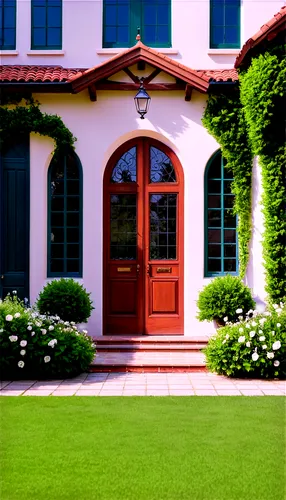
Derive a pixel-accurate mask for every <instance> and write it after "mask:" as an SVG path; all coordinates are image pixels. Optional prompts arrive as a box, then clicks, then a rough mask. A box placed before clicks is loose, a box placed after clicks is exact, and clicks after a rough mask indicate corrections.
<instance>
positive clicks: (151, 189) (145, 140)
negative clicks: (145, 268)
mask: <svg viewBox="0 0 286 500" xmlns="http://www.w3.org/2000/svg"><path fill="white" fill-rule="evenodd" d="M133 146H139V148H138V154H137V167H138V170H141V171H142V172H143V174H142V179H141V182H143V183H144V186H145V191H146V193H147V195H148V193H160V192H162V191H166V192H167V193H177V194H178V205H177V210H178V214H177V220H178V226H177V242H178V243H177V244H178V255H177V259H176V262H177V263H179V265H180V280H179V284H178V286H179V291H178V297H179V302H180V304H179V306H180V307H179V310H180V317H181V326H180V328H179V331H177V332H171V333H175V334H183V333H184V330H183V328H184V327H183V325H184V171H183V167H182V165H181V162H180V160H179V159H178V157H177V155H176V154H175V153H174V151H173V150H172V149H171V148H170V147H169V146H167V145H165V144H164V143H162V142H160V141H158V140H157V139H153V138H150V137H147V136H137V137H135V138H132V139H130V140H128V141H126V142H124V143H123V144H121V145H120V146H119V147H118V148H117V149H116V150H115V151H114V152H113V154H112V155H111V157H110V158H109V160H108V162H107V165H106V168H105V171H104V176H103V334H108V332H107V331H106V326H107V300H108V298H107V279H108V255H109V244H110V227H109V224H110V223H109V218H108V213H109V211H108V210H107V204H108V203H109V195H110V193H111V192H112V191H113V190H114V189H115V190H116V193H126V192H128V188H126V186H127V183H125V184H123V183H122V184H121V183H118V184H112V183H110V177H111V173H112V170H113V168H114V167H115V165H116V163H117V162H118V160H119V159H120V158H121V156H122V155H123V154H124V153H125V152H127V151H128V150H130V148H132V147H133ZM150 146H154V147H156V148H158V149H160V150H161V151H162V152H163V153H165V154H166V155H167V156H168V157H169V158H170V160H171V162H172V164H173V166H174V169H175V172H176V182H173V183H153V184H151V183H149V182H148V172H149V169H148V168H146V165H143V161H144V157H145V158H146V157H147V154H146V150H147V148H149V147H150ZM144 167H145V168H144ZM143 176H144V178H143ZM134 184H136V186H137V189H136V188H134ZM115 186H116V187H115ZM128 186H129V188H130V191H129V192H130V193H136V192H137V193H138V191H139V190H138V182H136V183H130V184H128ZM138 195H139V193H138ZM138 202H139V198H138ZM143 223H144V226H145V228H146V227H149V222H148V214H147V210H145V215H144V222H143ZM145 230H146V229H145ZM138 237H140V235H138ZM145 253H146V252H145ZM156 262H157V265H162V264H164V262H163V261H159V260H158V261H156ZM147 309H148V304H147V303H146V304H145V314H146V312H147ZM122 333H124V332H122ZM160 333H162V332H160ZM166 334H167V332H166Z"/></svg>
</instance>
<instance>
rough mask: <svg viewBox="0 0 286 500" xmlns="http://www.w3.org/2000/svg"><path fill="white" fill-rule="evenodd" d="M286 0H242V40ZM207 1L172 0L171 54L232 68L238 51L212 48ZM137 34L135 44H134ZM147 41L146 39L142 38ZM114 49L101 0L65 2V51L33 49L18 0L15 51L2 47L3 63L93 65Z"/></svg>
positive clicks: (191, 62)
mask: <svg viewBox="0 0 286 500" xmlns="http://www.w3.org/2000/svg"><path fill="white" fill-rule="evenodd" d="M284 3H285V2H284V1H283V0H255V1H253V0H241V44H242V45H243V43H244V42H245V41H246V40H247V39H248V38H249V37H251V36H252V35H253V34H254V33H256V32H257V31H258V30H259V28H260V27H261V26H262V24H264V23H265V22H267V21H268V20H269V19H270V18H271V17H272V16H273V15H274V14H275V13H276V12H278V11H279V9H280V8H281V7H282V6H283V5H284ZM209 24H210V16H209V2H208V1H206V0H196V1H189V0H172V50H171V51H170V50H168V49H165V50H164V52H166V53H168V54H169V55H170V57H173V58H174V59H177V60H179V61H180V62H182V63H183V64H186V65H187V66H190V67H193V68H195V69H212V68H216V67H220V68H230V67H232V66H233V63H234V60H235V57H236V55H237V53H238V50H235V51H233V50H209ZM135 36H136V33H134V43H135ZM143 42H144V40H143ZM111 53H112V54H113V55H114V49H112V50H110V49H106V50H103V51H102V0H63V47H62V50H61V51H48V50H44V51H37V50H34V51H32V50H31V2H30V1H24V0H17V41H16V51H2V52H1V51H0V62H1V64H53V65H61V66H64V67H79V68H89V67H93V66H95V65H97V64H99V63H100V62H102V61H104V60H105V59H107V58H108V57H110V54H111Z"/></svg>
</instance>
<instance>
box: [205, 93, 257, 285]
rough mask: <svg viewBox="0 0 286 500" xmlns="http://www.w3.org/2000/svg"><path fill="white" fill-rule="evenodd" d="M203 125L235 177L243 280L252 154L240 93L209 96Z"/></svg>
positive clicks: (249, 208)
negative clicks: (218, 145) (219, 148)
mask: <svg viewBox="0 0 286 500" xmlns="http://www.w3.org/2000/svg"><path fill="white" fill-rule="evenodd" d="M203 124H204V126H205V127H206V128H207V130H208V131H209V133H210V134H211V135H212V136H213V137H214V138H215V139H216V140H217V142H218V143H219V144H220V146H221V150H222V154H223V156H224V158H225V159H226V160H227V164H226V167H227V168H230V169H231V170H232V172H233V175H234V181H233V183H232V192H233V193H234V195H235V205H234V212H235V213H236V214H237V215H238V244H239V273H240V277H241V278H243V277H244V275H245V273H246V268H247V263H248V257H249V240H250V238H251V172H252V153H251V147H250V145H249V140H248V136H247V132H246V122H245V116H244V112H243V108H242V105H241V102H240V96H239V90H238V89H236V91H234V92H233V93H232V94H231V95H230V94H227V95H224V94H219V95H212V94H210V95H209V98H208V103H207V107H206V109H205V112H204V116H203Z"/></svg>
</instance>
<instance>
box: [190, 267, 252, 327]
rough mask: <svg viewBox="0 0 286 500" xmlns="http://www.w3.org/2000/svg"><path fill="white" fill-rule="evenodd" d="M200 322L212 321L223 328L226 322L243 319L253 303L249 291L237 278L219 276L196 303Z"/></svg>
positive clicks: (207, 286)
mask: <svg viewBox="0 0 286 500" xmlns="http://www.w3.org/2000/svg"><path fill="white" fill-rule="evenodd" d="M197 306H198V310H199V314H198V319H199V320H200V321H205V320H206V321H214V322H215V326H216V327H219V326H224V325H225V323H226V322H227V321H234V320H237V318H238V317H241V318H244V317H245V316H246V313H247V312H248V311H249V310H250V309H253V308H254V306H255V302H254V300H253V299H252V296H251V292H250V289H249V288H248V287H247V286H246V285H244V283H243V282H242V281H241V280H240V278H238V277H237V276H231V275H226V276H219V277H217V278H215V279H214V280H213V281H211V283H209V284H208V285H206V286H205V287H204V289H203V290H202V291H201V292H200V294H199V298H198V301H197Z"/></svg>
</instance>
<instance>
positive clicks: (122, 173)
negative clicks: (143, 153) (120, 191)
mask: <svg viewBox="0 0 286 500" xmlns="http://www.w3.org/2000/svg"><path fill="white" fill-rule="evenodd" d="M136 177H137V150H136V146H134V147H133V148H131V149H129V151H127V152H126V153H124V154H123V155H122V156H121V158H120V160H118V162H117V163H116V165H115V167H114V169H113V170H112V174H111V179H110V182H115V183H124V182H136Z"/></svg>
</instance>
